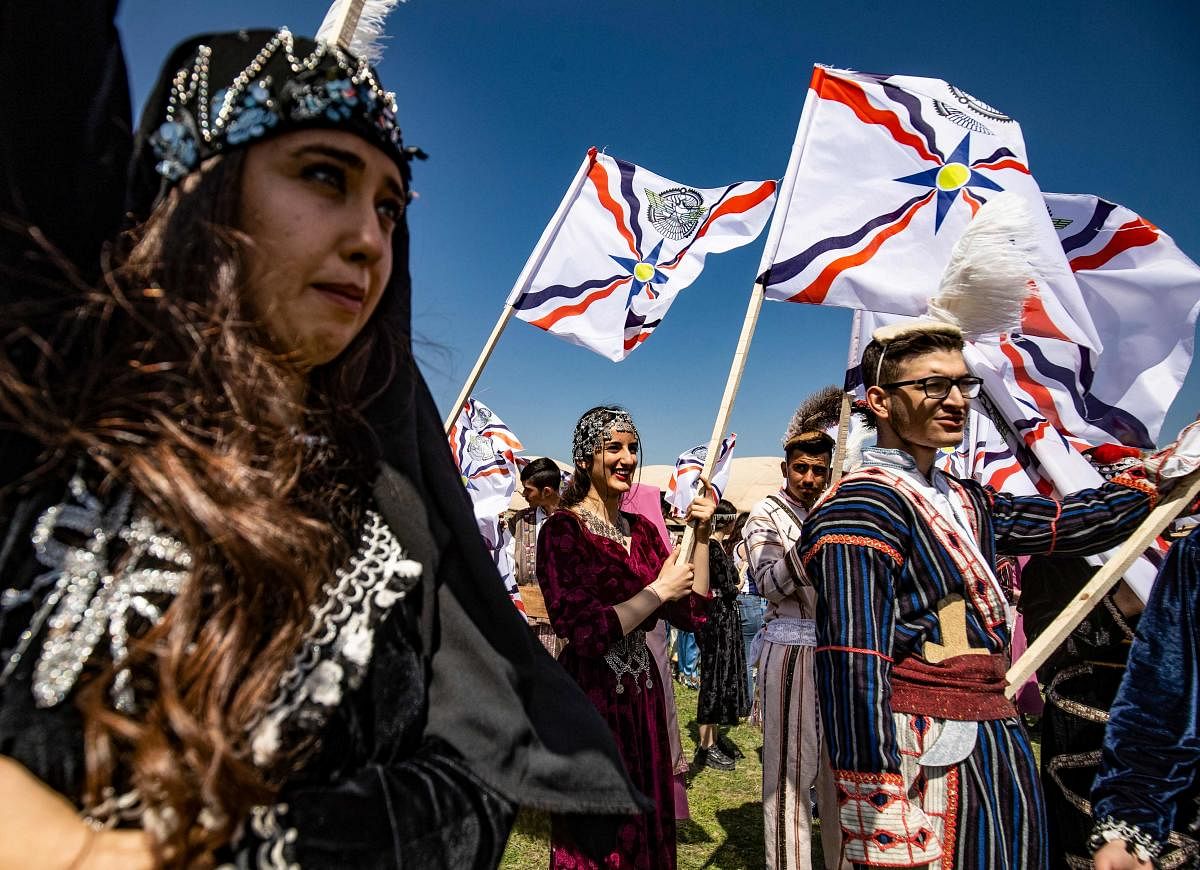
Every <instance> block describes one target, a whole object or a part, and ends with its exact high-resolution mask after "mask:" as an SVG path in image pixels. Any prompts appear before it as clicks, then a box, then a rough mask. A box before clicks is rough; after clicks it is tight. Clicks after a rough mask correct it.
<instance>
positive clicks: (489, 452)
mask: <svg viewBox="0 0 1200 870" xmlns="http://www.w3.org/2000/svg"><path fill="white" fill-rule="evenodd" d="M448 437H449V439H450V450H451V452H452V453H453V454H454V462H455V464H456V465H457V466H458V471H459V474H461V475H462V480H463V486H465V487H466V488H467V494H468V495H469V496H470V497H471V503H472V504H473V505H474V506H475V516H476V518H477V519H479V520H485V519H488V518H491V517H496V516H499V515H500V514H501V513H503V512H504V511H505V510H506V509H507V508H508V504H509V502H510V501H511V500H512V495H513V492H514V490H515V489H516V481H517V478H518V471H517V457H516V452H517V451H518V450H522V449H524V448H523V445H522V444H521V441H520V439H519V438H517V436H516V435H515V434H514V433H513V431H512V430H511V429H509V428H508V427H507V426H505V425H504V421H503V420H501V419H500V418H499V417H497V416H496V415H495V414H494V413H492V410H491V409H490V408H489V407H488V406H487V405H485V404H483V402H480V401H478V400H477V399H470V398H469V399H467V401H466V402H464V403H463V408H462V411H461V412H460V413H459V415H458V419H457V420H455V421H454V425H453V426H451V427H450V432H449V435H448Z"/></svg>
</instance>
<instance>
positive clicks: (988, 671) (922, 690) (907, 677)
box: [892, 653, 1017, 722]
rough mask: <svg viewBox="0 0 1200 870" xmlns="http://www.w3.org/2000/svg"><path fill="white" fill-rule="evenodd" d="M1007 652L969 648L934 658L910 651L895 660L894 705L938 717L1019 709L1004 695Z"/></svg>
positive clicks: (968, 717)
mask: <svg viewBox="0 0 1200 870" xmlns="http://www.w3.org/2000/svg"><path fill="white" fill-rule="evenodd" d="M1007 665H1008V659H1007V656H1004V655H1001V654H998V653H997V654H989V655H983V654H970V655H962V656H951V657H950V658H948V659H946V660H945V661H943V662H939V663H938V664H936V665H935V664H930V663H929V662H927V661H925V660H924V659H923V658H921V657H920V656H909V657H908V658H906V659H902V660H901V661H898V662H896V664H895V665H893V666H892V710H894V711H895V712H897V713H913V714H916V715H918V716H936V717H937V718H939V719H957V720H959V721H962V722H982V721H987V720H991V719H1009V718H1011V717H1013V716H1016V715H1017V708H1016V707H1015V706H1014V705H1013V702H1012V701H1010V700H1009V699H1008V698H1006V697H1004V689H1005V687H1006V686H1007V685H1008V683H1007V682H1006V681H1005V679H1004V673H1005V670H1006V669H1007Z"/></svg>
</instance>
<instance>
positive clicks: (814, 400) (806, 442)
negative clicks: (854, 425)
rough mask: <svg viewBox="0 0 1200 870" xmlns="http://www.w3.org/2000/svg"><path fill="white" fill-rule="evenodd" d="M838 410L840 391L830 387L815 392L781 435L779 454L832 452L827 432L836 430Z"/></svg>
mask: <svg viewBox="0 0 1200 870" xmlns="http://www.w3.org/2000/svg"><path fill="white" fill-rule="evenodd" d="M841 409H842V391H841V390H839V389H838V388H837V387H835V386H833V385H832V384H830V385H829V386H828V387H822V388H821V389H819V390H817V392H815V393H813V394H812V395H811V396H809V397H808V398H807V399H805V400H804V401H803V402H801V403H800V407H799V408H797V409H796V413H794V414H793V415H792V421H791V422H790V423H789V424H788V427H787V431H786V432H785V433H784V435H783V452H784V453H785V454H786V453H787V452H788V451H789V450H791V449H792V448H794V447H804V448H805V449H806V450H808V451H809V452H812V453H824V452H825V451H827V450H832V449H833V445H834V438H833V436H832V435H831V434H830V430H831V429H835V428H836V427H837V424H838V417H839V416H840V414H841Z"/></svg>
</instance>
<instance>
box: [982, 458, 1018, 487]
mask: <svg viewBox="0 0 1200 870" xmlns="http://www.w3.org/2000/svg"><path fill="white" fill-rule="evenodd" d="M1020 470H1021V463H1019V462H1014V463H1013V464H1012V465H1010V466H1009V467H1008V468H1002V469H1000V470H999V471H996V472H994V473H993V474H991V475H990V476H989V480H988V486H990V487H991V488H992V489H994V490H997V491H999V490H1002V489H1004V484H1006V483H1008V479H1009V478H1010V477H1012V476H1013V475H1014V474H1016V473H1017V472H1018V471H1020Z"/></svg>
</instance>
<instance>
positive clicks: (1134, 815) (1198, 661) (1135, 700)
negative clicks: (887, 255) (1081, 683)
mask: <svg viewBox="0 0 1200 870" xmlns="http://www.w3.org/2000/svg"><path fill="white" fill-rule="evenodd" d="M1091 797H1092V812H1093V815H1094V817H1095V819H1096V828H1095V832H1094V837H1093V843H1092V846H1093V848H1096V847H1098V846H1101V845H1103V844H1104V843H1105V842H1107V841H1108V840H1113V839H1122V840H1125V841H1126V843H1128V844H1129V846H1130V847H1131V850H1132V851H1133V852H1134V854H1135V855H1136V856H1137V857H1138V858H1140V859H1141V860H1143V861H1153V862H1154V866H1155V867H1196V866H1198V865H1200V850H1198V849H1197V846H1196V841H1197V835H1198V834H1200V812H1198V811H1197V809H1198V807H1200V530H1196V531H1193V532H1192V533H1191V534H1190V535H1188V536H1187V538H1185V539H1184V540H1182V541H1179V542H1178V543H1176V544H1175V545H1174V546H1173V547H1172V548H1171V551H1170V552H1169V553H1168V554H1167V561H1166V563H1165V564H1164V565H1163V568H1162V571H1161V572H1160V573H1159V575H1158V579H1157V580H1156V581H1155V583H1154V586H1153V588H1152V589H1151V591H1150V600H1149V601H1147V602H1146V609H1145V611H1144V612H1143V613H1142V617H1141V621H1140V622H1139V623H1138V628H1137V637H1136V638H1135V639H1134V642H1133V648H1132V649H1131V650H1130V652H1129V663H1128V666H1127V668H1126V670H1125V678H1124V679H1123V680H1122V681H1121V688H1120V690H1119V691H1118V692H1117V698H1116V700H1115V701H1114V702H1113V705H1112V712H1111V714H1110V718H1109V722H1108V731H1107V733H1106V734H1105V737H1104V750H1103V758H1102V761H1101V766H1100V772H1099V774H1098V775H1097V776H1096V782H1095V785H1094V786H1093V787H1092V795H1091Z"/></svg>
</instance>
